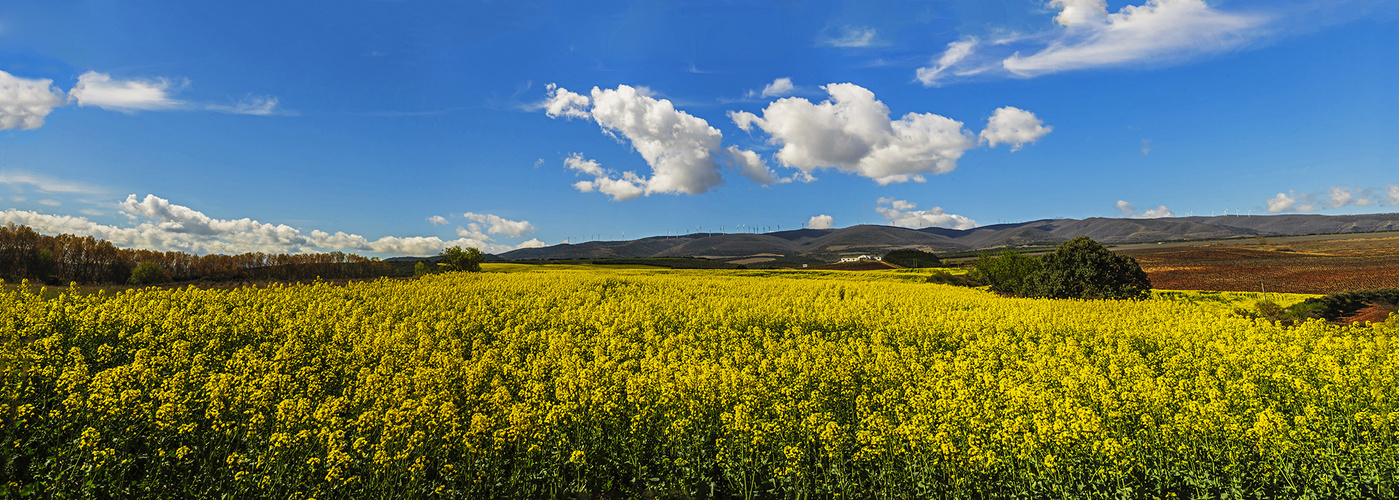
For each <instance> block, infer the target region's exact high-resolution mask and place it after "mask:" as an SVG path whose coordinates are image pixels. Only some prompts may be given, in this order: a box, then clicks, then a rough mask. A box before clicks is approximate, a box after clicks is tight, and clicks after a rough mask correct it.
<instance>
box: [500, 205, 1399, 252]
mask: <svg viewBox="0 0 1399 500" xmlns="http://www.w3.org/2000/svg"><path fill="white" fill-rule="evenodd" d="M1375 231H1399V214H1370V215H1315V214H1286V215H1254V216H1241V215H1226V216H1212V217H1171V218H1162V219H1112V218H1100V217H1093V218H1088V219H1044V220H1036V221H1030V222H1022V223H1015V224H996V225H992V226H981V227H976V228H972V229H948V228H941V227H929V228H922V229H909V228H903V227H893V226H876V225H859V226H850V227H845V228H840V229H795V230H790V231H778V232H772V233H762V234H752V233H737V234H734V233H696V234H688V235H683V236H653V237H650V238H642V239H639V240H630V241H589V242H584V243H576V244H560V245H554V246H549V247H541V248H522V249H519V250H512V251H509V252H505V253H502V254H499V255H496V256H495V257H496V258H498V259H500V260H535V259H540V260H544V259H609V258H611V259H621V258H645V257H691V256H696V257H711V258H741V257H749V256H784V257H796V256H801V257H808V258H816V259H830V260H834V259H835V258H837V257H840V256H846V255H860V254H883V253H885V252H888V251H890V250H896V249H900V248H916V249H921V250H927V251H932V252H936V253H947V252H967V251H976V250H989V249H995V248H1003V247H1024V246H1046V245H1057V244H1059V243H1062V242H1065V241H1068V240H1070V239H1073V238H1075V237H1078V236H1088V237H1090V238H1093V239H1094V240H1097V241H1099V242H1101V243H1106V244H1126V243H1151V242H1157V241H1181V240H1210V239H1224V238H1244V237H1254V236H1295V235H1306V234H1324V233H1353V232H1375Z"/></svg>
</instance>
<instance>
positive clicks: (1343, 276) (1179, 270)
mask: <svg viewBox="0 0 1399 500" xmlns="http://www.w3.org/2000/svg"><path fill="white" fill-rule="evenodd" d="M1122 253H1123V254H1126V255H1131V256H1132V257H1135V258H1136V259H1137V263H1139V264H1141V266H1142V269H1143V270H1145V271H1146V274H1147V276H1148V277H1150V278H1151V285H1152V287H1153V288H1157V289H1163V290H1216V291H1239V292H1245V291H1255V292H1256V291H1260V290H1261V289H1262V288H1263V287H1267V291H1269V292H1286V293H1318V294H1324V293H1336V292H1345V291H1353V290H1370V289H1376V288H1395V287H1399V238H1397V237H1388V238H1375V239H1369V240H1356V241H1352V242H1344V241H1328V242H1309V243H1302V244H1296V245H1288V246H1279V245H1267V244H1262V245H1212V246H1194V247H1175V248H1162V249H1146V250H1128V251H1124V252H1122Z"/></svg>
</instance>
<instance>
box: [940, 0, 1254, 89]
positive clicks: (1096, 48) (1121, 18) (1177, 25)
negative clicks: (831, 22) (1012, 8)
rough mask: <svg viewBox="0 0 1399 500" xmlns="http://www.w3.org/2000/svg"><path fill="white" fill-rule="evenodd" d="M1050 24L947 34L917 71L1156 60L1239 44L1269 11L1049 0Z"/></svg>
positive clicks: (961, 72) (1169, 0) (951, 74)
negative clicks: (966, 35)
mask: <svg viewBox="0 0 1399 500" xmlns="http://www.w3.org/2000/svg"><path fill="white" fill-rule="evenodd" d="M1049 6H1050V7H1052V8H1056V9H1058V10H1059V12H1058V14H1057V15H1056V16H1055V17H1054V22H1055V25H1056V26H1055V27H1054V28H1053V29H1050V30H1047V31H1044V32H1040V33H1032V34H1027V35H1021V36H1014V37H1008V38H1003V39H1000V40H995V41H992V42H986V43H977V42H976V40H975V39H964V40H959V41H956V42H952V43H951V44H949V45H948V46H947V48H946V49H945V50H944V51H943V52H942V53H941V54H939V55H938V56H935V57H934V58H933V59H932V61H930V63H929V64H928V65H927V66H925V67H922V68H919V69H918V71H917V73H916V76H917V77H918V79H919V81H921V82H922V83H923V84H924V85H928V86H933V85H939V84H942V83H945V82H946V81H948V80H950V79H956V78H957V77H965V76H971V75H983V74H995V75H1001V76H1019V77H1035V76H1040V75H1045V74H1051V73H1058V72H1063V71H1073V70H1082V69H1089V68H1101V67H1113V66H1125V65H1162V64H1172V63H1178V62H1181V61H1185V60H1189V59H1193V58H1197V57H1202V56H1206V55H1210V54H1217V53H1220V52H1225V51H1229V50H1234V49H1237V48H1239V47H1242V46H1244V45H1246V44H1248V43H1249V42H1251V41H1253V40H1255V39H1257V38H1259V37H1261V36H1264V35H1266V34H1267V33H1268V30H1266V29H1265V27H1266V26H1267V25H1268V24H1269V23H1270V22H1271V21H1273V20H1274V18H1273V17H1272V16H1269V15H1264V14H1262V13H1257V12H1242V11H1226V10H1223V9H1219V8H1215V7H1211V6H1209V5H1207V4H1206V3H1205V2H1204V1H1203V0H1146V2H1145V3H1143V4H1141V5H1127V6H1125V7H1123V8H1122V9H1120V10H1119V11H1117V12H1114V13H1109V12H1108V11H1107V3H1106V2H1105V1H1103V0H1053V1H1051V2H1050V3H1049Z"/></svg>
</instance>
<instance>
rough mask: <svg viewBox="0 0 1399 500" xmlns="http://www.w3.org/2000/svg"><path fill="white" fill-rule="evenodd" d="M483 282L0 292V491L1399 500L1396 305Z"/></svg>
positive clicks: (886, 286) (487, 277)
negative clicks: (1363, 309) (1297, 308)
mask: <svg viewBox="0 0 1399 500" xmlns="http://www.w3.org/2000/svg"><path fill="white" fill-rule="evenodd" d="M487 269H488V270H493V271H497V272H486V273H477V274H445V275H433V276H428V277H425V278H423V279H421V280H416V281H387V280H381V281H377V282H367V283H355V284H349V285H345V286H333V285H328V284H312V285H300V286H279V287H272V288H266V289H231V290H198V289H192V288H190V289H177V290H160V289H146V290H132V291H128V292H123V293H120V294H116V295H110V294H106V293H97V294H84V293H79V292H78V291H77V290H76V289H75V290H74V291H73V293H65V294H62V295H60V296H58V297H56V298H50V299H47V300H45V299H43V298H41V297H40V296H38V295H36V294H35V293H33V292H31V291H29V289H27V288H24V287H19V288H17V289H6V290H5V291H4V292H0V440H3V449H4V450H6V451H5V453H4V454H3V459H0V460H2V461H3V463H0V497H4V498H13V497H17V496H20V494H22V493H32V494H35V495H37V496H39V497H63V498H107V497H117V498H131V497H149V498H215V497H225V498H278V499H282V498H321V499H326V498H403V497H443V498H557V497H569V498H583V497H585V496H586V497H587V498H601V497H607V498H658V497H659V498H690V497H696V498H713V497H723V498H749V497H758V498H787V497H791V498H835V497H842V498H844V497H856V498H1011V497H1019V498H1066V497H1071V498H1172V497H1174V498H1217V497H1223V496H1227V497H1228V498H1254V497H1258V496H1262V497H1267V498H1282V497H1286V498H1296V497H1306V496H1308V495H1312V497H1322V498H1332V497H1339V498H1347V497H1349V498H1386V497H1388V498H1392V497H1395V496H1396V495H1399V491H1396V490H1395V483H1394V478H1395V477H1396V474H1399V402H1396V400H1395V397H1396V394H1399V350H1396V348H1395V345H1394V337H1395V335H1396V334H1399V320H1391V321H1389V322H1388V323H1385V324H1377V325H1374V326H1347V327H1339V326H1333V325H1328V324H1325V323H1320V322H1311V323H1306V324H1304V325H1302V326H1299V327H1296V328H1282V327H1278V326H1274V325H1272V324H1269V323H1267V322H1265V321H1261V320H1260V321H1250V320H1246V319H1242V318H1238V317H1232V316H1229V315H1227V314H1222V313H1218V312H1216V311H1215V310H1213V309H1210V308H1207V307H1204V306H1203V305H1201V304H1197V303H1192V301H1191V300H1187V299H1189V297H1187V296H1182V295H1176V296H1163V297H1160V298H1158V299H1155V300H1149V301H1143V302H1128V303H1121V302H1087V301H1054V300H1030V299H1007V298H1001V297H997V296H995V295H992V294H989V293H986V292H982V291H978V290H973V289H965V288H955V287H950V286H944V285H933V284H925V283H922V282H921V281H922V280H923V275H921V274H919V273H917V272H910V271H887V272H866V273H854V272H840V271H742V270H736V271H666V270H647V269H598V268H586V267H574V268H566V269H561V268H559V267H556V266H533V267H531V266H509V265H495V266H487Z"/></svg>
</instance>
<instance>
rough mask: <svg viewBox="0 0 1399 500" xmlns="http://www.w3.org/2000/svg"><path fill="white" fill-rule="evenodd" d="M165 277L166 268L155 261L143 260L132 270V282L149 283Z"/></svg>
mask: <svg viewBox="0 0 1399 500" xmlns="http://www.w3.org/2000/svg"><path fill="white" fill-rule="evenodd" d="M164 279H165V268H163V267H160V264H157V263H154V262H142V263H141V265H139V266H136V269H133V270H132V271H131V280H130V281H131V284H133V285H149V284H151V283H155V282H157V281H161V280H164Z"/></svg>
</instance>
